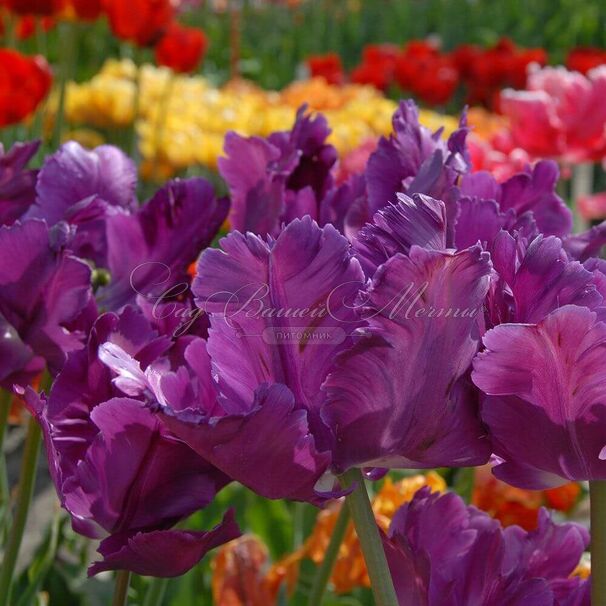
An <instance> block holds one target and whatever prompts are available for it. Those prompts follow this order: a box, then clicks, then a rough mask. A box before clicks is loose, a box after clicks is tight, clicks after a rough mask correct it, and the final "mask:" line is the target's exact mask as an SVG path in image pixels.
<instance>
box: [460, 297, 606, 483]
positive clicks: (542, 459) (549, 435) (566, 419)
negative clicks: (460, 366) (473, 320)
mask: <svg viewBox="0 0 606 606" xmlns="http://www.w3.org/2000/svg"><path fill="white" fill-rule="evenodd" d="M484 344H485V346H486V351H484V352H482V353H480V354H478V356H477V357H476V359H475V361H474V372H473V375H472V376H473V381H474V382H475V384H476V385H477V386H478V387H479V388H480V389H482V390H483V391H484V392H485V393H486V394H488V395H490V396H497V397H495V398H488V399H487V400H486V401H485V402H484V404H483V406H482V411H481V414H482V419H483V420H484V422H485V423H486V425H487V426H488V427H489V429H490V432H491V435H492V436H493V438H494V449H495V454H496V455H497V456H499V457H500V458H501V459H503V460H504V461H505V462H504V463H502V464H501V465H499V466H497V467H496V468H495V473H499V471H500V470H501V471H500V473H499V476H500V477H501V478H502V479H506V480H507V481H508V482H510V483H514V485H517V486H520V487H524V488H537V489H538V488H542V487H544V486H546V485H554V484H555V483H557V478H559V479H560V481H559V484H563V483H564V482H565V481H566V480H596V479H604V478H606V462H604V461H601V460H600V458H599V455H600V452H601V450H602V448H603V447H604V443H605V440H604V434H603V431H602V429H603V427H604V423H606V407H605V406H604V405H603V398H602V393H603V390H604V387H605V386H606V376H604V374H603V369H604V367H605V364H606V324H603V323H601V322H598V321H597V320H596V314H595V313H593V312H591V311H590V310H588V309H587V308H584V307H576V306H565V307H562V308H561V309H558V310H556V311H554V312H553V313H551V314H550V315H548V316H547V317H546V318H545V319H544V320H542V321H541V322H540V323H539V324H538V325H523V324H507V325H501V326H497V327H496V328H494V329H493V330H491V331H489V332H488V333H487V334H486V335H485V337H484Z"/></svg>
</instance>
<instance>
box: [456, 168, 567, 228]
mask: <svg viewBox="0 0 606 606" xmlns="http://www.w3.org/2000/svg"><path fill="white" fill-rule="evenodd" d="M558 177H559V169H558V165H557V164H556V163H555V162H553V161H552V160H541V161H539V162H537V163H536V165H535V166H534V168H532V169H530V168H528V169H527V170H526V171H525V172H522V173H518V174H516V175H514V176H513V177H511V178H509V179H508V180H507V181H505V182H504V183H501V184H499V183H497V181H496V180H495V178H494V177H493V176H492V175H491V174H490V173H486V172H477V173H473V174H467V175H465V176H464V177H463V178H462V180H461V187H460V191H461V195H462V196H465V197H470V198H476V199H480V200H494V201H495V202H496V203H497V204H498V207H499V210H500V211H501V212H503V213H506V212H507V211H510V210H512V211H514V212H515V214H516V215H517V216H520V215H523V214H524V213H527V212H529V211H531V212H532V213H533V217H534V219H535V221H536V223H537V227H538V229H539V230H540V232H541V233H542V234H544V235H546V236H560V237H564V236H567V235H568V234H569V233H570V231H571V229H572V213H571V211H570V209H569V208H568V207H567V206H566V204H565V203H564V201H563V200H562V198H560V196H558V195H557V193H556V185H557V181H558Z"/></svg>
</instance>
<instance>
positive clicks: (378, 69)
mask: <svg viewBox="0 0 606 606" xmlns="http://www.w3.org/2000/svg"><path fill="white" fill-rule="evenodd" d="M398 53H399V51H398V48H397V47H396V46H394V45H393V44H369V45H368V46H366V47H365V48H364V51H363V53H362V63H361V64H360V65H358V67H356V68H355V69H354V70H353V71H352V72H351V81H352V82H355V83H356V84H370V85H372V86H374V87H375V88H378V89H379V90H382V91H385V90H387V88H389V86H390V85H391V83H392V82H393V73H394V68H395V66H396V60H397V58H398Z"/></svg>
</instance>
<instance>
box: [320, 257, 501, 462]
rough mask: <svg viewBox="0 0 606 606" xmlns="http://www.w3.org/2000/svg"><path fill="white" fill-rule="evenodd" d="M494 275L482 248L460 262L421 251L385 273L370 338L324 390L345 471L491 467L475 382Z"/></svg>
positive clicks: (371, 305) (374, 299)
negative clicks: (474, 370)
mask: <svg viewBox="0 0 606 606" xmlns="http://www.w3.org/2000/svg"><path fill="white" fill-rule="evenodd" d="M490 271H491V266H490V261H489V259H488V254H487V253H484V252H482V251H481V248H480V247H474V248H471V249H469V250H466V251H462V252H460V253H456V254H452V253H445V252H437V251H428V250H424V249H421V248H418V247H416V246H413V247H412V249H411V251H410V256H409V257H404V256H403V255H396V256H395V257H392V258H391V259H390V260H389V261H387V263H385V264H384V265H383V266H382V267H381V268H379V270H378V271H377V273H376V274H375V277H374V280H373V286H372V288H371V290H370V297H369V300H368V301H367V308H366V309H365V310H364V311H365V315H366V316H367V317H368V318H369V324H370V329H368V330H367V331H365V332H367V333H369V335H370V336H366V337H362V338H361V339H360V341H359V342H358V343H357V344H356V345H354V347H353V348H352V349H350V350H348V351H346V352H345V353H343V354H342V355H341V356H340V359H339V361H338V364H337V368H336V370H335V371H333V372H332V373H331V374H330V375H329V376H328V378H327V380H326V382H325V384H324V389H325V390H326V392H327V402H326V404H325V406H324V407H323V410H322V417H323V419H324V420H325V422H327V423H328V424H329V425H330V426H331V427H332V428H333V431H334V433H335V436H336V445H335V467H336V469H337V470H338V471H343V470H345V469H348V468H350V467H353V466H377V467H413V468H415V467H440V466H443V465H444V466H465V465H479V464H481V463H483V462H485V461H487V460H488V457H489V455H490V445H489V443H488V441H487V440H486V437H485V432H484V430H483V428H482V427H481V424H480V422H479V418H478V416H477V410H476V407H477V394H476V393H475V392H474V390H473V387H472V386H471V385H470V383H469V382H468V379H467V377H466V375H467V373H468V371H469V368H470V365H471V360H472V358H473V356H474V355H475V353H476V351H477V349H478V346H479V339H480V334H481V329H482V322H483V320H482V314H481V307H482V303H483V300H484V297H485V296H486V292H487V290H488V284H489V274H490ZM440 310H442V311H441V312H440Z"/></svg>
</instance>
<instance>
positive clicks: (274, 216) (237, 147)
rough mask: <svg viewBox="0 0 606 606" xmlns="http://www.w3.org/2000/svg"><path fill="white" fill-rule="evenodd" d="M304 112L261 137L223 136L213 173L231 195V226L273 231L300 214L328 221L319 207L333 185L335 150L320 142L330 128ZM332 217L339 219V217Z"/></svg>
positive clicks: (253, 230) (240, 229)
mask: <svg viewBox="0 0 606 606" xmlns="http://www.w3.org/2000/svg"><path fill="white" fill-rule="evenodd" d="M306 110H307V108H306V106H303V107H301V108H300V109H299V111H298V112H297V117H296V121H295V124H294V126H293V128H292V130H290V131H286V132H276V133H273V134H271V135H270V136H269V137H268V138H267V139H263V138H261V137H248V138H247V137H242V136H240V135H238V134H236V133H233V132H232V133H228V134H227V136H226V137H225V153H226V157H224V158H220V159H219V171H220V173H221V176H222V177H223V178H224V179H225V181H226V182H227V185H228V187H229V190H230V193H231V198H232V210H231V214H230V217H229V219H230V223H231V225H232V227H233V229H235V230H238V231H242V232H245V231H251V232H253V233H256V234H259V235H262V236H265V235H267V234H271V235H276V234H277V233H278V232H279V229H280V226H281V224H282V223H284V222H286V223H288V222H290V221H291V220H293V219H295V218H301V217H303V216H305V215H310V216H311V217H312V218H313V219H316V220H320V216H319V215H323V216H327V214H328V216H327V219H333V218H332V217H330V216H329V215H330V211H327V210H322V206H325V204H323V200H324V198H325V196H326V195H327V194H328V193H329V190H331V189H332V187H333V183H334V179H333V176H332V172H331V171H332V167H333V166H334V164H335V162H336V161H337V152H336V150H335V148H334V147H333V146H332V145H329V144H328V143H326V139H327V137H328V135H329V134H330V129H329V128H328V123H327V121H326V119H325V118H324V116H321V115H318V116H315V117H312V116H309V115H306V113H305V112H306ZM331 195H334V193H332V194H331ZM341 195H342V194H341ZM328 204H329V205H331V204H332V203H330V202H329V203H328ZM333 220H335V221H339V220H341V221H342V218H341V215H339V216H338V217H334V219H333Z"/></svg>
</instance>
